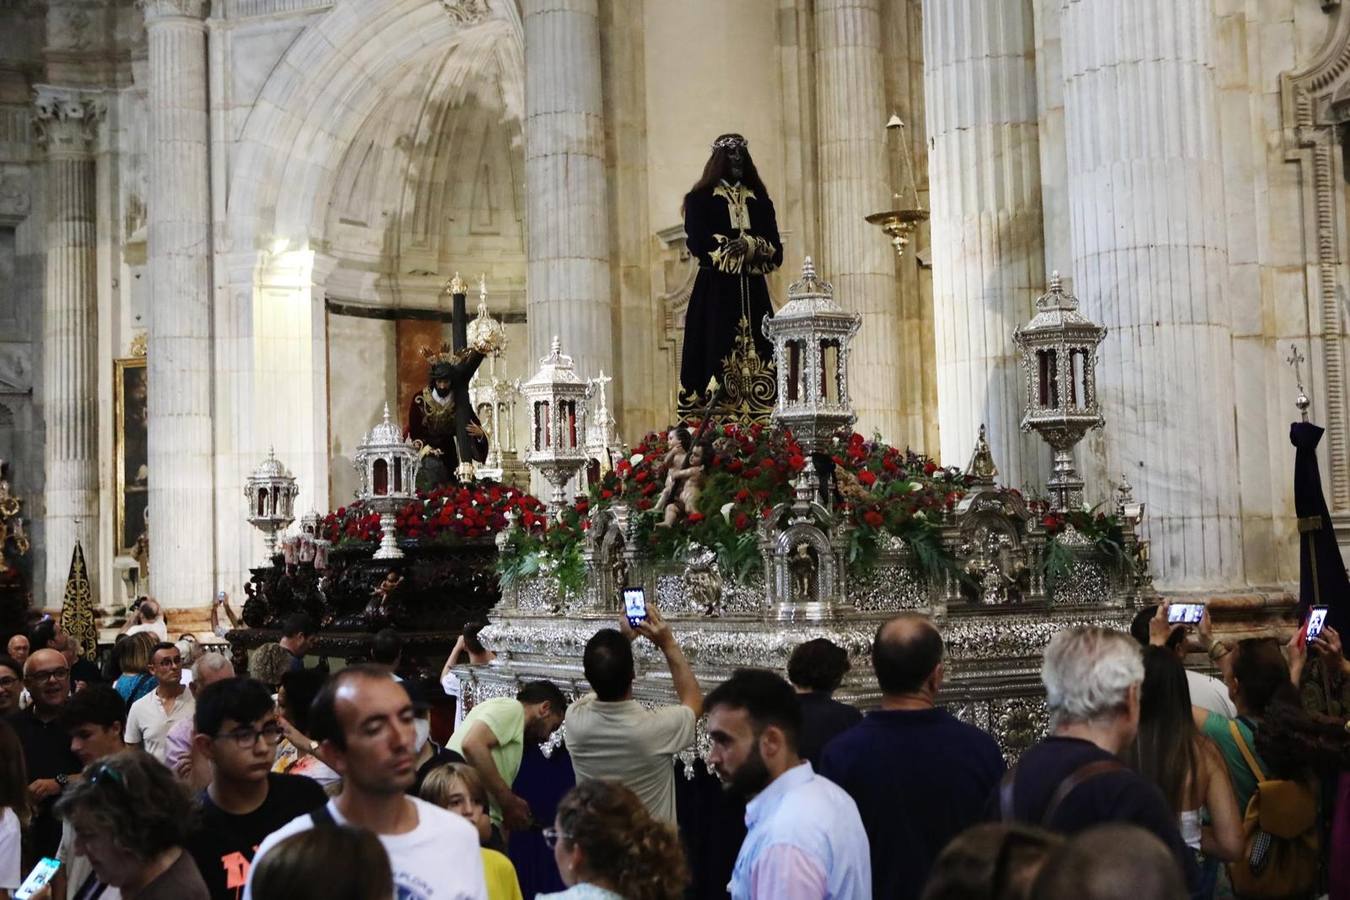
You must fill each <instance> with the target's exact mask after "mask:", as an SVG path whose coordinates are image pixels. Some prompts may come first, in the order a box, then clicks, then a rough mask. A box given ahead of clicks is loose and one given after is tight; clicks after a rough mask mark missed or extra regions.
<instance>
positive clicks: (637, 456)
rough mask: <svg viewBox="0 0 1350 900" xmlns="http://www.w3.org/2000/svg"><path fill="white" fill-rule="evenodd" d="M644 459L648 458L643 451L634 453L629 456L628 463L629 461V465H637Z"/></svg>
mask: <svg viewBox="0 0 1350 900" xmlns="http://www.w3.org/2000/svg"><path fill="white" fill-rule="evenodd" d="M644 459H646V457H645V456H643V455H642V454H641V453H634V454H633V455H632V456H630V457H628V463H629V465H633V466H636V465H637V464H638V463H640V462H642V461H643V460H644Z"/></svg>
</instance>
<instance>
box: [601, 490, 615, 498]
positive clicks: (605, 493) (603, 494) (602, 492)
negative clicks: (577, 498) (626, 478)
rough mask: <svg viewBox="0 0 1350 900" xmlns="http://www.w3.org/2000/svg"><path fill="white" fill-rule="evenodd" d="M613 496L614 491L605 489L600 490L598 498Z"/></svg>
mask: <svg viewBox="0 0 1350 900" xmlns="http://www.w3.org/2000/svg"><path fill="white" fill-rule="evenodd" d="M613 496H614V492H613V491H606V490H602V491H600V499H601V500H608V499H609V498H610V497H613Z"/></svg>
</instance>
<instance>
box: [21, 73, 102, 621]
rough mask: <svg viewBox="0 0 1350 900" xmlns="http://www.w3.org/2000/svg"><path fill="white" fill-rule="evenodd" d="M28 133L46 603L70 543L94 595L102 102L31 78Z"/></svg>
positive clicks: (56, 590)
mask: <svg viewBox="0 0 1350 900" xmlns="http://www.w3.org/2000/svg"><path fill="white" fill-rule="evenodd" d="M34 107H35V111H36V121H35V124H36V126H37V133H38V136H39V138H40V140H41V141H42V144H43V146H45V147H46V150H47V173H46V174H47V229H46V232H47V233H46V263H47V264H46V279H45V284H44V287H43V304H42V306H43V310H42V312H43V328H42V335H43V347H42V358H43V364H42V366H43V374H42V381H43V397H42V406H43V414H44V417H45V419H46V423H47V441H46V445H45V451H44V454H45V462H46V469H47V491H46V493H47V515H46V526H47V541H46V545H47V553H46V557H47V566H46V579H45V581H46V590H47V605H48V606H56V605H58V604H59V602H60V600H61V597H62V596H63V591H64V590H65V581H66V576H67V574H68V573H69V571H70V559H71V552H72V550H73V549H74V547H75V542H76V541H79V542H80V544H81V545H82V546H83V548H84V556H85V559H86V560H87V561H89V562H90V563H91V564H90V566H89V580H90V584H91V586H92V587H93V592H94V593H93V596H94V602H95V604H97V602H98V587H99V585H98V575H99V572H98V566H97V565H96V563H97V561H98V559H99V546H98V289H97V285H96V282H95V275H96V271H95V269H96V264H97V260H96V256H95V254H96V251H97V247H96V238H95V228H96V222H97V204H96V202H95V200H96V198H95V180H94V165H95V163H94V153H95V149H96V146H95V142H96V140H97V131H98V121H99V119H100V118H101V117H102V116H103V113H104V106H103V102H102V100H101V99H99V98H98V97H97V95H95V94H93V93H92V92H85V91H79V90H74V89H69V88H60V87H52V86H49V85H40V86H39V87H38V88H37V91H36V97H35V99H34Z"/></svg>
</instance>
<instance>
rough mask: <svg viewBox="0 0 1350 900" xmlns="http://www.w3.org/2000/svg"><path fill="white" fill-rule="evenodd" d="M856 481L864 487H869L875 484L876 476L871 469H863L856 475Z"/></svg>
mask: <svg viewBox="0 0 1350 900" xmlns="http://www.w3.org/2000/svg"><path fill="white" fill-rule="evenodd" d="M858 481H859V482H861V483H862V484H863V485H864V486H866V487H871V486H872V485H874V484H876V483H877V476H876V474H875V473H874V472H873V471H872V470H871V469H863V470H862V471H861V472H859V473H858Z"/></svg>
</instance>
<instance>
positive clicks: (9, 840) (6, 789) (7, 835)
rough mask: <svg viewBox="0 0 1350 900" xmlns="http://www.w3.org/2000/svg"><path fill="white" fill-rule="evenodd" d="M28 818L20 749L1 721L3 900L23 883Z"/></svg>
mask: <svg viewBox="0 0 1350 900" xmlns="http://www.w3.org/2000/svg"><path fill="white" fill-rule="evenodd" d="M31 814H32V807H31V806H30V805H29V800H28V770H27V767H26V766H25V765H24V761H23V745H22V744H20V743H19V736H18V735H17V734H15V733H14V729H13V728H11V727H10V725H9V723H8V722H6V721H5V720H4V719H0V893H4V895H5V896H6V897H8V896H9V893H10V892H12V891H13V890H14V889H15V888H17V887H18V886H19V885H20V884H22V883H23V859H22V841H21V838H22V836H23V829H24V827H25V826H26V825H27V824H28V820H29V818H30V816H31Z"/></svg>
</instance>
